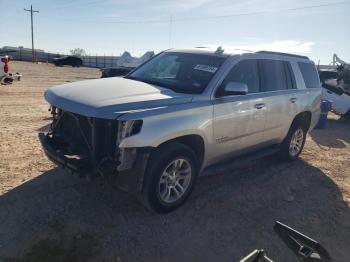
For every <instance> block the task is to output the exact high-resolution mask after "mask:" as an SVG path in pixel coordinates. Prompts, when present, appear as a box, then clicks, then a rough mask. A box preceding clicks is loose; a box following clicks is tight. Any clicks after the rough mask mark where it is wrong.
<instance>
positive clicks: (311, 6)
mask: <svg viewBox="0 0 350 262" xmlns="http://www.w3.org/2000/svg"><path fill="white" fill-rule="evenodd" d="M89 3H91V4H92V3H96V2H95V1H93V2H89ZM347 4H350V1H343V2H336V3H325V4H318V5H309V6H301V7H293V8H281V9H275V10H264V11H256V12H246V13H236V14H228V15H218V16H203V17H188V18H172V19H171V23H173V22H183V21H196V20H210V19H223V18H230V17H239V16H253V15H263V14H269V13H277V12H288V11H298V10H304V9H315V8H322V7H331V6H339V5H347ZM65 21H71V22H77V23H103V24H141V23H142V24H156V23H169V20H168V19H159V20H134V21H127V20H119V21H98V20H71V19H65Z"/></svg>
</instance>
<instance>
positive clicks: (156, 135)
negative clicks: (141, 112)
mask: <svg viewBox="0 0 350 262" xmlns="http://www.w3.org/2000/svg"><path fill="white" fill-rule="evenodd" d="M212 114H213V112H212V107H210V106H207V107H204V108H203V107H201V108H196V109H190V110H184V111H182V112H174V113H170V114H163V115H158V116H153V117H150V118H145V119H143V126H142V129H141V132H140V133H139V134H137V135H133V136H131V137H127V138H125V139H123V140H122V141H121V143H120V144H119V147H120V148H137V147H158V146H159V145H160V144H162V143H164V142H166V141H169V140H171V139H174V138H178V137H181V136H186V135H199V136H201V137H202V138H203V140H204V143H205V144H207V143H210V141H211V139H212V137H213V130H212Z"/></svg>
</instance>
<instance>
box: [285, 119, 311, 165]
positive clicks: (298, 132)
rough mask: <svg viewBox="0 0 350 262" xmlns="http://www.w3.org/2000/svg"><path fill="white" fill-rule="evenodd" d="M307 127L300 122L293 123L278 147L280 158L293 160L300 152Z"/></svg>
mask: <svg viewBox="0 0 350 262" xmlns="http://www.w3.org/2000/svg"><path fill="white" fill-rule="evenodd" d="M306 133H307V128H306V127H305V125H303V124H302V123H298V122H296V123H294V124H293V125H292V126H291V128H290V129H289V132H288V135H287V136H286V138H285V139H284V141H283V142H282V144H281V148H280V154H279V156H280V158H281V159H282V160H289V161H292V160H295V159H297V158H298V157H299V155H300V154H301V152H302V150H303V148H304V144H305V139H306Z"/></svg>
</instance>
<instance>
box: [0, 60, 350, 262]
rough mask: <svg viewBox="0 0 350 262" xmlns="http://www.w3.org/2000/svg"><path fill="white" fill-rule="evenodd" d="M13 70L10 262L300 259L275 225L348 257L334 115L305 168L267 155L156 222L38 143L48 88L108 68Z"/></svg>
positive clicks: (2, 185)
mask: <svg viewBox="0 0 350 262" xmlns="http://www.w3.org/2000/svg"><path fill="white" fill-rule="evenodd" d="M10 66H11V67H12V69H13V71H15V72H16V71H19V72H21V73H22V74H23V80H22V81H21V82H18V83H14V84H13V85H12V86H0V261H33V262H34V261H35V262H37V261H50V262H52V261H238V260H239V259H240V258H242V257H244V256H245V255H246V254H248V253H249V252H250V251H252V250H253V249H256V248H264V249H265V250H266V251H267V253H268V254H269V256H270V257H271V258H272V259H274V260H276V261H285V262H289V261H296V260H295V258H294V256H293V254H292V253H291V252H290V251H289V250H288V249H287V248H286V247H285V245H284V244H283V243H282V242H281V241H280V240H279V238H278V237H277V235H276V234H275V233H274V231H273V229H272V227H273V224H274V221H276V220H279V221H282V222H284V223H286V224H288V225H289V226H291V227H294V228H295V229H297V230H300V231H302V232H303V233H305V234H306V235H309V236H310V237H312V238H314V239H316V240H318V241H319V242H320V243H322V244H323V245H324V246H325V247H326V248H327V249H328V251H329V252H330V254H331V256H332V257H333V258H334V261H340V262H346V261H349V247H350V209H349V203H350V168H349V167H350V162H349V161H350V122H349V121H345V120H343V119H339V118H338V117H336V116H335V115H331V116H330V117H329V119H328V128H327V129H325V130H315V131H313V132H312V133H311V134H310V135H309V137H308V138H307V142H306V147H305V150H304V152H303V154H302V155H301V159H300V160H298V161H295V162H293V163H279V162H278V161H277V160H275V159H274V158H273V157H268V158H265V159H262V160H258V161H252V162H251V163H249V164H248V165H245V166H242V167H241V168H239V169H237V170H234V171H232V172H226V173H225V174H219V175H217V176H211V177H204V178H201V179H199V180H198V183H197V186H196V188H195V190H194V192H193V194H192V195H191V197H190V198H189V200H188V201H187V202H186V204H185V205H184V206H183V207H181V208H180V209H178V210H177V211H175V212H173V213H170V214H168V215H156V214H151V213H150V212H148V211H146V210H144V209H143V208H142V207H141V206H140V205H139V204H138V203H136V202H135V201H134V200H133V199H132V198H130V197H129V196H128V195H127V194H125V193H123V192H120V191H119V190H117V189H116V187H115V185H113V183H111V182H110V180H103V179H96V180H93V181H91V182H87V181H85V180H83V179H79V178H76V177H73V176H72V175H71V174H70V173H68V172H66V171H63V170H61V169H59V168H57V167H55V166H54V165H53V164H51V163H50V162H49V161H48V160H47V159H46V157H45V156H44V154H43V152H42V150H41V148H40V145H39V142H38V139H37V133H38V131H39V130H41V129H42V128H43V127H44V126H46V125H47V124H48V122H49V119H48V117H49V112H48V111H47V109H48V105H47V104H46V102H45V101H44V99H43V93H44V91H45V89H46V88H47V87H50V86H53V85H58V84H61V83H66V82H72V81H79V80H83V79H90V78H98V77H99V75H100V73H99V71H98V70H97V69H90V68H71V67H54V66H52V65H46V64H39V65H32V64H31V63H26V62H12V63H11V64H10Z"/></svg>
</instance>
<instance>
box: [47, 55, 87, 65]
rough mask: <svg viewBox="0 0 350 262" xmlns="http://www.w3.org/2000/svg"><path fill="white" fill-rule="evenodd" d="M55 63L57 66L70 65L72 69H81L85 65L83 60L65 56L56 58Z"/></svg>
mask: <svg viewBox="0 0 350 262" xmlns="http://www.w3.org/2000/svg"><path fill="white" fill-rule="evenodd" d="M53 63H54V65H55V66H64V65H70V66H72V67H79V66H81V65H82V64H83V60H82V59H81V58H79V57H76V56H64V57H57V58H54V59H53Z"/></svg>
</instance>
